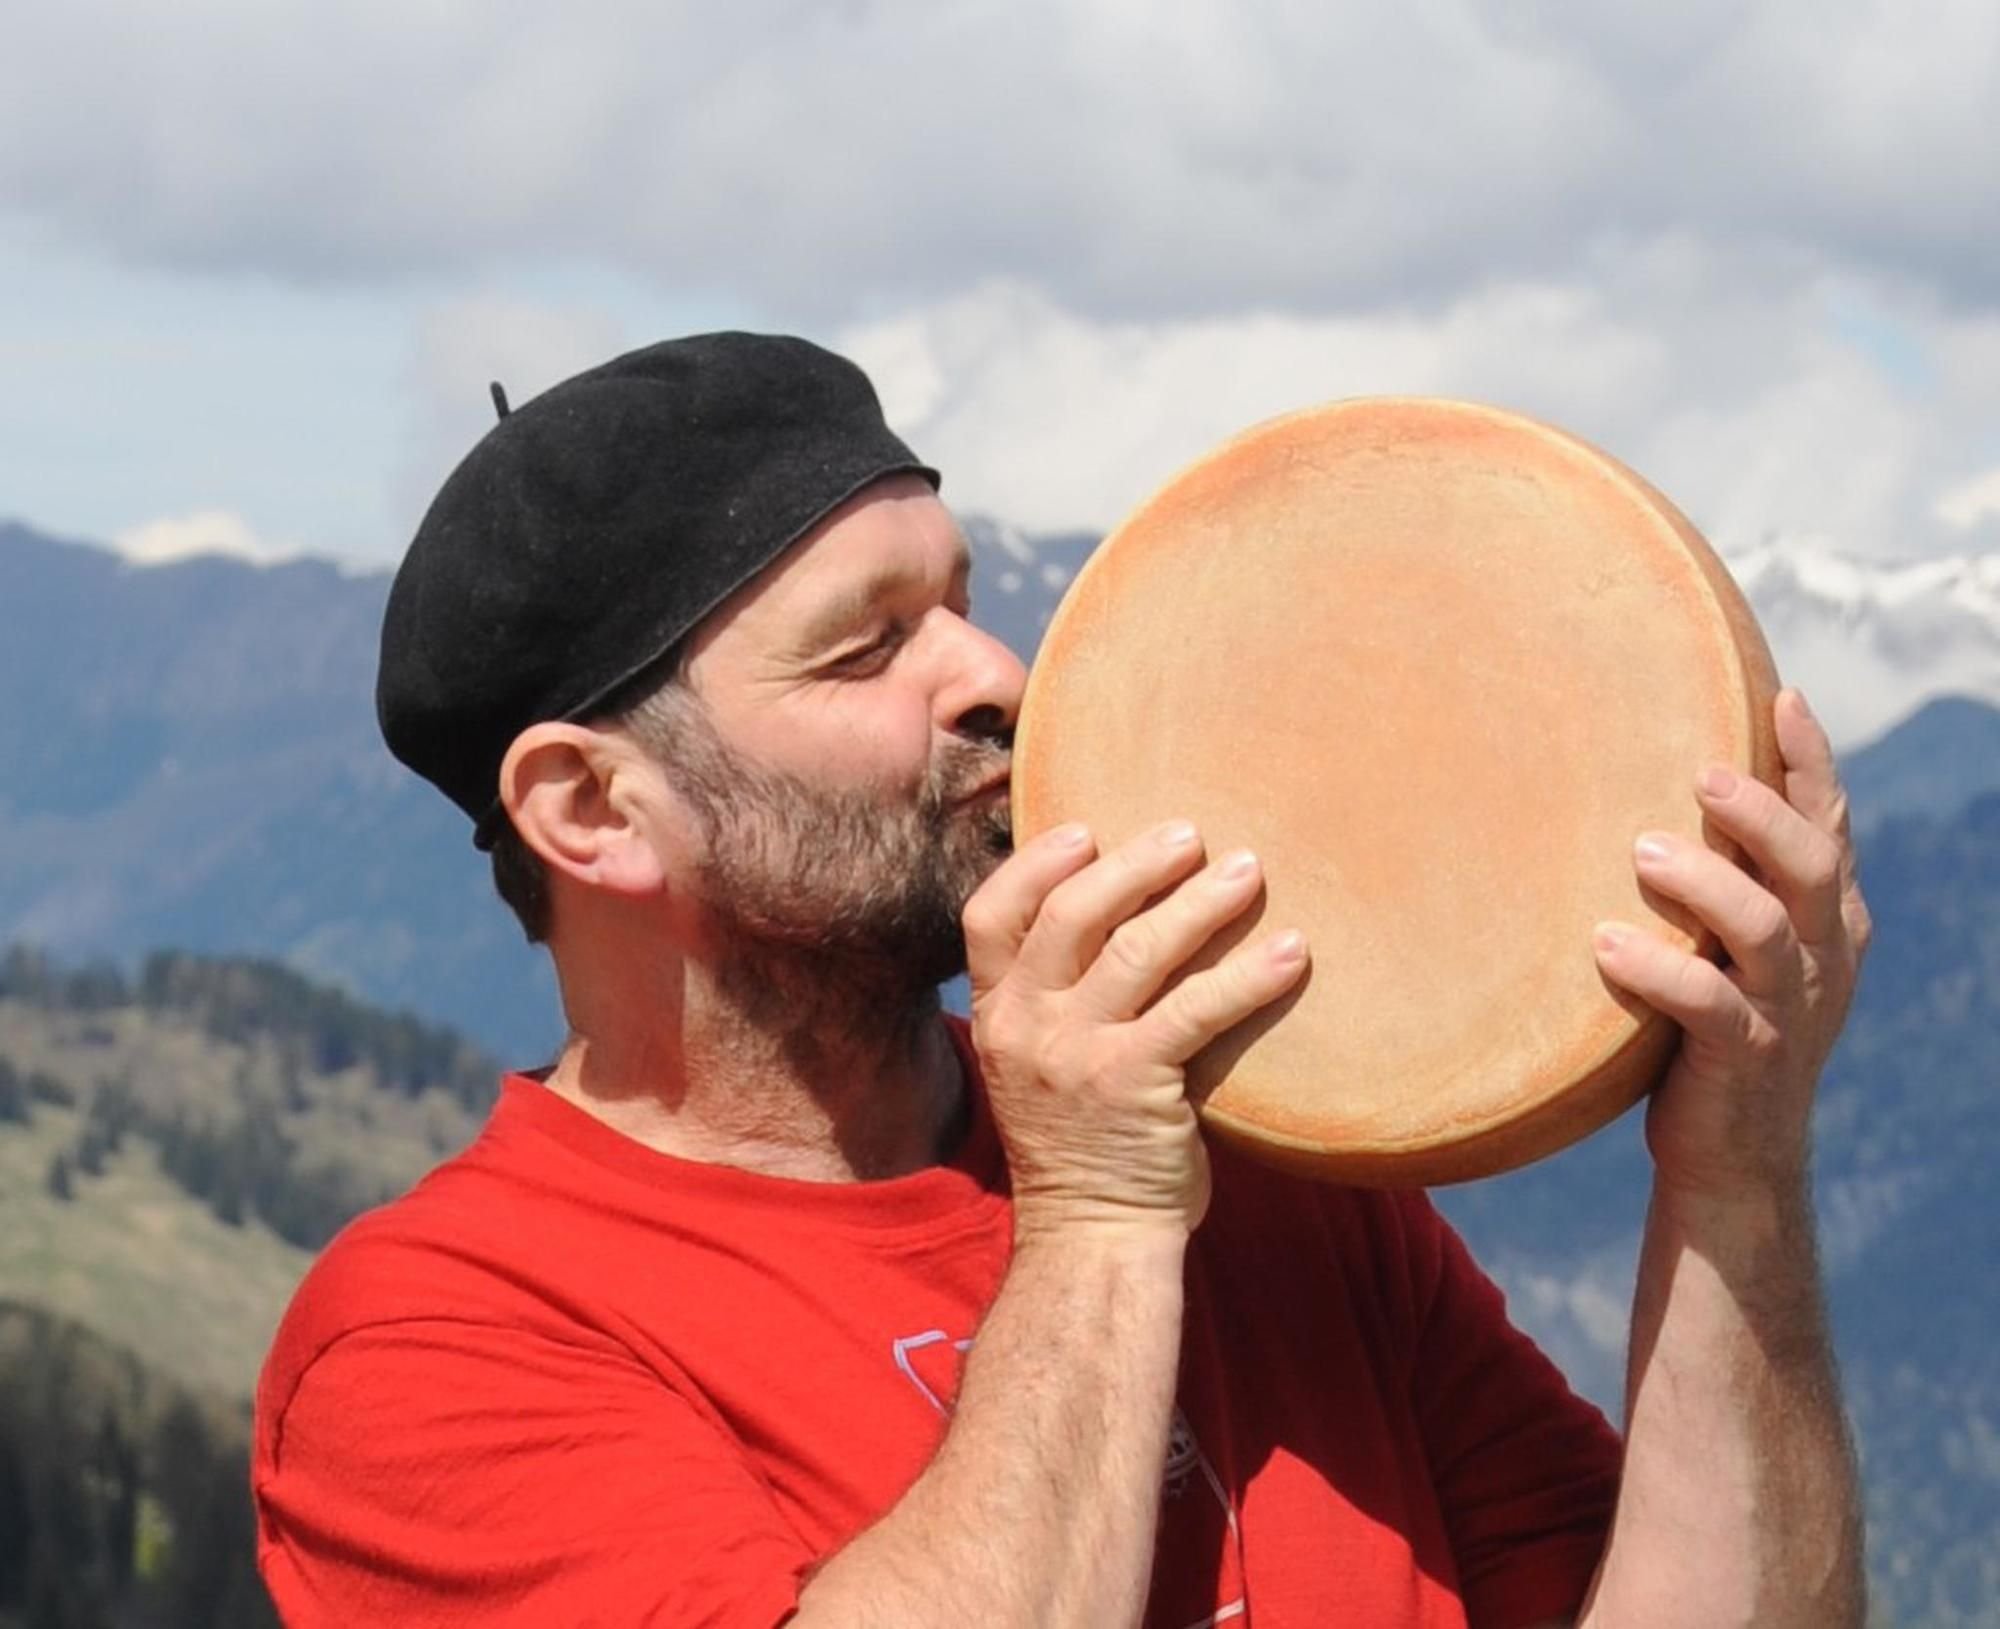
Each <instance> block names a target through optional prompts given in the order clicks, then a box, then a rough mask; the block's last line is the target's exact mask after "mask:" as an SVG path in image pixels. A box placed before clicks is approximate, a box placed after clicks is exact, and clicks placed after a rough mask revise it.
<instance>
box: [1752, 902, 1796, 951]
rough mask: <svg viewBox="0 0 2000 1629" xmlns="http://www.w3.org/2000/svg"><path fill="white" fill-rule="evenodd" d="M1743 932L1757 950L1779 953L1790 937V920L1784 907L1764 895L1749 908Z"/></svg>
mask: <svg viewBox="0 0 2000 1629" xmlns="http://www.w3.org/2000/svg"><path fill="white" fill-rule="evenodd" d="M1745 930H1746V933H1747V936H1748V938H1749V942H1750V944H1751V946H1752V947H1754V948H1755V949H1757V950H1760V951H1765V952H1772V951H1781V950H1783V949H1784V948H1785V946H1786V945H1787V944H1788V943H1789V942H1790V940H1791V937H1792V919H1791V917H1790V915H1789V914H1788V913H1787V912H1786V910H1785V907H1784V906H1783V905H1782V904H1780V903H1779V902H1778V901H1777V900H1775V899H1773V898H1771V897H1770V895H1768V894H1766V895H1765V896H1764V897H1763V898H1761V899H1760V900H1758V901H1757V903H1756V904H1755V905H1753V906H1752V907H1751V908H1750V911H1749V913H1748V920H1747V922H1746V924H1745Z"/></svg>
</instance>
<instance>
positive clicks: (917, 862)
mask: <svg viewBox="0 0 2000 1629" xmlns="http://www.w3.org/2000/svg"><path fill="white" fill-rule="evenodd" d="M1005 763H1006V749H1005V747H1004V746H1003V745H1002V744H1001V743H1000V742H999V741H994V740H987V741H976V740H959V741H953V742H951V743H949V744H948V745H947V746H946V747H945V749H944V750H943V751H942V752H941V753H940V754H939V756H938V758H937V760H936V761H935V762H934V763H933V764H932V766H931V771H930V773H929V775H928V776H927V777H926V779H925V782H924V785H923V787H922V788H921V790H920V792H919V794H918V796H917V797H916V798H915V800H914V801H908V802H903V803H888V802H884V801H883V800H882V798H881V797H880V796H878V795H872V794H869V793H867V792H862V791H827V790H824V789H822V788H818V787H814V786H810V785H808V784H806V783H805V782H803V781H801V780H799V779H798V778H797V777H795V776H792V775H788V774H784V773H781V772H778V771H774V770H769V769H763V768H760V767H757V766H754V765H750V764H747V763H745V762H743V760H742V759H740V758H739V757H737V756H736V755H735V754H734V753H733V752H731V751H730V749H729V748H728V747H727V746H725V745H724V743H723V742H722V741H721V740H720V739H718V738H717V737H716V736H715V735H714V733H713V731H712V730H711V729H709V728H707V727H706V720H702V721H701V722H700V723H698V724H696V726H695V727H694V728H693V729H692V730H690V731H688V732H686V737H685V738H683V739H682V740H681V741H679V742H677V743H676V750H675V754H674V759H673V762H672V763H671V765H670V773H671V774H672V776H673V778H674V781H675V784H676V786H677V788H678V789H679V790H680V792H681V793H682V795H683V796H684V797H685V798H686V799H687V801H688V803H689V805H690V807H691V808H692V809H693V810H694V812H695V814H696V817H697V819H698V820H699V821H700V823H701V825H702V828H703V835H704V838H705V840H706V847H707V858H706V859H705V861H704V863H703V866H702V869H701V891H702V901H703V904H704V905H705V906H706V907H707V913H708V916H709V919H710V924H711V926H712V928H713V930H714V932H715V934H716V940H717V945H716V949H717V957H716V963H715V972H716V979H717V984H718V987H719V988H720V990H721V991H722V992H723V993H724V994H725V995H727V996H728V997H729V999H730V1000H731V1002H732V1004H733V1005H735V1006H736V1007H737V1008H738V1010H739V1012H740V1013H741V1015H742V1017H743V1019H744V1020H745V1022H746V1023H747V1024H748V1025H749V1026H750V1027H751V1028H753V1029H755V1030H757V1031H759V1032H762V1033H763V1034H765V1035H767V1036H769V1037H771V1038H772V1039H774V1040H777V1041H778V1042H779V1043H780V1044H781V1045H782V1047H783V1050H784V1051H785V1052H786V1054H787V1056H788V1061H790V1062H791V1063H792V1064H793V1065H794V1066H795V1067H799V1068H801V1069H803V1070H805V1071H807V1072H809V1073H817V1072H819V1070H820V1069H822V1068H825V1067H828V1066H830V1065H833V1064H834V1063H835V1059H834V1058H833V1057H832V1056H831V1055H830V1054H831V1053H835V1052H838V1053H842V1054H846V1055H847V1057H846V1062H847V1064H848V1065H849V1066H865V1064H866V1060H867V1056H868V1055H870V1054H874V1055H878V1056H887V1055H888V1054H889V1053H890V1052H891V1051H894V1050H900V1049H902V1048H905V1047H907V1046H910V1045H913V1044H914V1043H915V1041H916V1039H917V1037H918V1035H919V1034H920V1032H921V1031H922V1030H923V1029H924V1027H925V1026H926V1025H927V1024H928V1023H929V1022H930V1021H931V1020H933V1019H935V1017H936V1015H937V1012H938V986H939V985H940V984H942V983H944V982H945V981H946V980H947V979H951V978H954V977H956V976H957V975H958V974H960V973H962V972H964V971H965V936H964V930H963V928H962V927H961V925H960V916H961V914H962V913H963V911H964V909H965V902H966V900H967V899H969V898H970V897H971V895H972V893H973V891H974V890H975V889H976V888H977V887H978V886H979V885H980V883H982V882H983V881H984V880H985V879H986V877H987V876H988V875H990V874H991V872H992V871H993V869H994V868H995V867H996V866H997V865H998V864H999V863H1000V861H1001V860H1002V859H1004V858H1005V857H1006V855H1007V853H1008V852H1009V850H1010V848H1011V847H1012V826H1011V821H1010V818H1009V814H1008V810H1007V807H1006V804H1005V801H1004V799H1002V800H998V801H996V802H993V803H991V804H984V803H983V804H981V805H980V806H978V807H976V808H971V807H964V806H961V805H959V803H958V800H959V799H961V798H963V797H964V795H965V793H966V792H967V791H969V790H970V789H971V788H972V787H974V786H977V785H979V784H980V783H981V782H982V781H984V780H986V779H988V778H989V777H991V776H992V775H993V774H994V773H995V772H996V771H997V770H999V769H1000V768H1002V767H1004V765H1005Z"/></svg>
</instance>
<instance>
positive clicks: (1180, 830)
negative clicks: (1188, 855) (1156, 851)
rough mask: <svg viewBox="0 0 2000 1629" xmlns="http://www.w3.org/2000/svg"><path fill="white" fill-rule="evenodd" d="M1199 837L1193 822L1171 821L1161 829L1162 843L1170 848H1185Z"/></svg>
mask: <svg viewBox="0 0 2000 1629" xmlns="http://www.w3.org/2000/svg"><path fill="white" fill-rule="evenodd" d="M1198 835H1199V834H1198V833H1197V832H1196V831H1195V829H1194V822H1193V821H1191V820H1170V821H1168V822H1167V824H1166V825H1164V826H1162V827H1161V828H1160V841H1161V842H1163V843H1165V844H1166V845H1167V847H1168V848H1185V847H1186V846H1187V845H1188V844H1189V843H1192V842H1193V841H1194V840H1195V838H1196V837H1197V836H1198Z"/></svg>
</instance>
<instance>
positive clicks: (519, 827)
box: [500, 723, 666, 895]
mask: <svg viewBox="0 0 2000 1629" xmlns="http://www.w3.org/2000/svg"><path fill="white" fill-rule="evenodd" d="M644 774H645V765H644V763H643V760H642V757H641V755H640V754H639V753H637V752H636V751H635V750H634V748H633V745H632V743H631V742H629V741H627V740H625V739H624V738H623V737H621V736H617V735H613V734H610V733H607V732H606V731H603V730H594V729H592V728H590V727H589V726H588V725H585V724H563V723H544V724H531V725H529V726H528V728H527V729H525V730H523V731H522V732H521V733H520V734H519V735H517V736H516V737H515V738H514V744H513V745H512V746H510V747H509V748H508V749H507V756H506V758H505V759H504V760H503V761H502V762H501V765H500V801H501V803H502V804H503V805H504V806H505V808H506V810H507V817H508V819H510V820H511V821H513V823H514V829H515V831H517V832H519V833H520V835H521V840H522V841H523V842H524V843H526V844H527V845H528V847H529V848H531V849H533V850H534V851H535V853H536V854H537V855H539V856H540V857H541V860H542V863H543V864H544V865H546V866H547V867H548V868H549V869H550V870H551V871H559V872H561V873H562V874H563V875H565V876H568V877H571V878H574V879H575V880H576V881H578V882H580V883H583V884H585V885H586V886H587V887H591V888H598V889H603V890H605V891H607V892H610V893H616V894H629V895H641V894H651V893H657V892H658V891H659V890H660V888H661V887H662V886H663V885H664V884H665V881H666V873H665V869H664V868H663V867H662V865H661V863H660V856H659V853H658V851H657V850H656V849H655V847H654V844H653V841H652V839H653V836H654V834H653V833H651V832H649V831H648V830H647V827H646V823H645V820H644V811H645V809H646V806H647V803H648V801H649V800H648V799H647V798H646V797H645V795H644V792H643V790H642V789H641V788H640V787H639V786H638V785H637V782H638V781H639V780H640V779H642V778H643V777H644Z"/></svg>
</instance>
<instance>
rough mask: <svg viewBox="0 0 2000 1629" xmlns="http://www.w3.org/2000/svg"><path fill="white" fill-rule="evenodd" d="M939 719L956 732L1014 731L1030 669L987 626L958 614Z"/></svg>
mask: <svg viewBox="0 0 2000 1629" xmlns="http://www.w3.org/2000/svg"><path fill="white" fill-rule="evenodd" d="M952 635H953V637H952V640H951V649H950V652H949V655H948V658H947V659H948V663H949V666H948V669H947V671H946V675H945V680H944V683H943V684H942V685H941V686H940V687H939V690H938V722H939V723H940V724H941V725H942V726H943V727H944V728H945V729H947V730H949V731H950V732H951V733H952V734H954V735H974V736H998V735H1011V734H1012V733H1013V730H1014V720H1015V718H1016V717H1017V716H1018V715H1019V713H1020V711H1021V694H1022V692H1023V690H1025V689H1026V688H1027V683H1028V670H1027V668H1026V667H1024V666H1023V665H1022V663H1021V659H1020V657H1018V656H1016V655H1015V654H1014V653H1013V652H1012V651H1011V650H1009V649H1008V648H1007V647H1006V645H1004V644H1003V643H1001V641H999V640H998V639H996V638H994V637H993V635H991V634H989V633H987V632H986V631H985V630H984V629H981V628H977V627H974V626H973V625H972V624H971V623H970V622H967V621H965V620H963V619H962V618H955V619H954V625H953V627H952Z"/></svg>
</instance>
